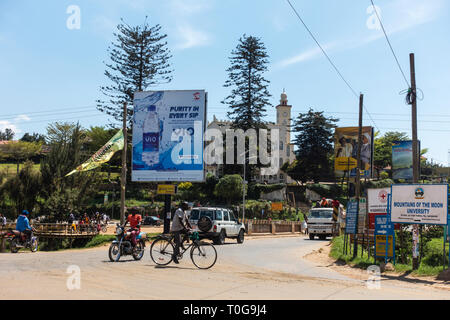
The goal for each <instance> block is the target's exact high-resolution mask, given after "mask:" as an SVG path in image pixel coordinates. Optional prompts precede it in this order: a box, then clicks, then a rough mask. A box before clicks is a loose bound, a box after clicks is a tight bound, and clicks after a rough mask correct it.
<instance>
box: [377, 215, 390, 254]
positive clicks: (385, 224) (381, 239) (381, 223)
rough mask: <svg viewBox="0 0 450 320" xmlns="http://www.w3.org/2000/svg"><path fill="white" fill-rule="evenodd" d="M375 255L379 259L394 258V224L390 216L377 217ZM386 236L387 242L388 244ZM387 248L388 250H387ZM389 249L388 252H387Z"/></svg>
mask: <svg viewBox="0 0 450 320" xmlns="http://www.w3.org/2000/svg"><path fill="white" fill-rule="evenodd" d="M374 235H375V255H376V256H377V257H385V258H391V257H394V249H393V248H394V246H395V243H394V241H395V233H394V224H393V223H392V222H391V219H390V216H389V215H379V216H376V217H375V232H374ZM386 236H387V237H388V238H387V242H386ZM386 246H387V248H386ZM386 249H387V250H386Z"/></svg>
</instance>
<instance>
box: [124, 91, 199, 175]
mask: <svg viewBox="0 0 450 320" xmlns="http://www.w3.org/2000/svg"><path fill="white" fill-rule="evenodd" d="M133 104H134V116H133V157H132V173H131V177H132V180H133V181H203V180H204V166H203V142H204V140H203V133H204V128H205V118H206V92H205V91H204V90H174V91H146V92H136V93H135V95H134V102H133Z"/></svg>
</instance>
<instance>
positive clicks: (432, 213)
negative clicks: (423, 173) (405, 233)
mask: <svg viewBox="0 0 450 320" xmlns="http://www.w3.org/2000/svg"><path fill="white" fill-rule="evenodd" d="M391 194H392V202H391V221H392V222H398V223H412V224H436V225H445V224H447V212H448V185H447V184H429V185H426V184H425V185H420V184H411V185H392V191H391Z"/></svg>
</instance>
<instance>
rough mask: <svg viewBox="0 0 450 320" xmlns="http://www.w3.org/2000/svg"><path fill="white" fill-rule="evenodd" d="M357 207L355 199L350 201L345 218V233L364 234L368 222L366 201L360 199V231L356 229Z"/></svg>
mask: <svg viewBox="0 0 450 320" xmlns="http://www.w3.org/2000/svg"><path fill="white" fill-rule="evenodd" d="M356 209H357V205H356V201H355V199H350V201H349V202H348V203H347V211H346V216H345V232H346V233H348V234H355V233H364V227H365V221H366V199H365V198H360V199H359V214H358V230H357V229H356V212H357V210H356Z"/></svg>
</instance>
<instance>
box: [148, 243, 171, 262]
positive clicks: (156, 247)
mask: <svg viewBox="0 0 450 320" xmlns="http://www.w3.org/2000/svg"><path fill="white" fill-rule="evenodd" d="M173 251H174V247H173V244H172V242H170V241H168V240H167V239H157V240H155V241H153V243H152V245H151V246H150V257H151V258H152V260H153V262H154V263H156V264H157V265H160V266H166V265H168V264H169V263H170V262H172V256H173Z"/></svg>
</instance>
